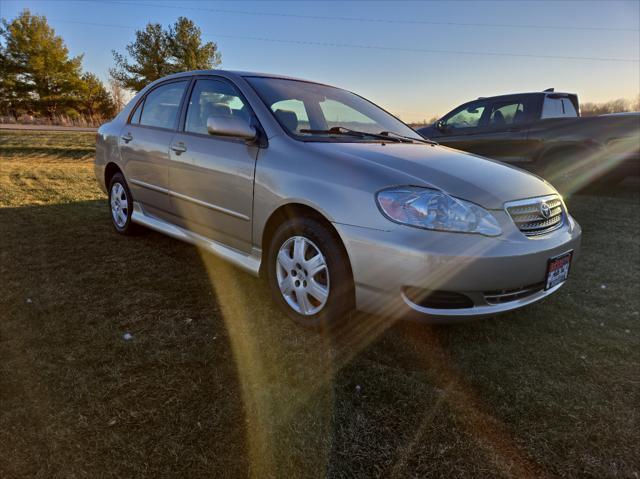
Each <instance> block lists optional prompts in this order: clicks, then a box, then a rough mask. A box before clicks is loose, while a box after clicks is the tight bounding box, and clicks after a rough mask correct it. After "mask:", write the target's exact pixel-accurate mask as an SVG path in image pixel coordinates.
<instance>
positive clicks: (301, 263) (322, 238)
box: [267, 218, 353, 328]
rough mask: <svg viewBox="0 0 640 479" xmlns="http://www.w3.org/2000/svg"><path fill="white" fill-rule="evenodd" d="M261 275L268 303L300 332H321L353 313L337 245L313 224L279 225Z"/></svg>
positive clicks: (347, 278) (345, 261) (349, 284)
mask: <svg viewBox="0 0 640 479" xmlns="http://www.w3.org/2000/svg"><path fill="white" fill-rule="evenodd" d="M267 261H268V265H267V275H268V280H269V286H270V289H271V294H272V296H273V299H274V301H275V302H276V303H277V304H278V305H279V306H280V308H281V309H282V310H283V311H284V312H285V313H286V314H287V316H289V317H290V318H291V319H293V320H294V321H296V322H297V323H298V324H301V325H302V326H305V327H310V328H327V327H329V326H331V324H332V323H334V322H336V321H338V320H339V319H341V318H343V317H344V316H346V315H348V313H349V312H350V311H351V310H352V309H353V278H352V275H351V268H350V266H349V259H348V257H347V255H346V253H345V251H344V249H343V247H342V245H341V244H340V242H339V240H338V239H337V238H336V237H335V236H334V235H333V234H332V233H331V232H330V231H329V230H328V229H327V228H326V227H325V226H323V225H322V224H321V223H320V222H318V221H316V220H315V219H313V218H294V219H291V220H288V221H286V222H284V223H283V224H282V225H280V227H279V228H278V230H277V231H276V233H275V234H274V236H273V239H272V241H271V244H270V247H269V251H268V255H267Z"/></svg>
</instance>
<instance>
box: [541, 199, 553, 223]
mask: <svg viewBox="0 0 640 479" xmlns="http://www.w3.org/2000/svg"><path fill="white" fill-rule="evenodd" d="M540 214H541V215H542V217H543V218H544V219H549V217H550V216H551V208H550V207H549V205H548V204H547V203H545V202H542V203H540Z"/></svg>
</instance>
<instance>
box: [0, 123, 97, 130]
mask: <svg viewBox="0 0 640 479" xmlns="http://www.w3.org/2000/svg"><path fill="white" fill-rule="evenodd" d="M0 130H36V131H96V130H97V128H89V127H83V126H57V125H18V124H12V123H0Z"/></svg>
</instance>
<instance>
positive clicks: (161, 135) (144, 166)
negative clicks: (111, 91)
mask: <svg viewBox="0 0 640 479" xmlns="http://www.w3.org/2000/svg"><path fill="white" fill-rule="evenodd" d="M188 84H189V79H185V80H178V81H171V82H167V83H162V84H160V85H159V86H157V87H155V88H154V89H153V90H151V91H149V93H147V94H146V95H145V96H144V98H143V99H142V100H141V101H140V102H139V103H138V105H137V106H136V108H135V109H134V111H133V113H132V115H131V116H130V118H129V121H128V122H127V124H126V125H125V127H124V128H123V130H122V133H121V135H120V139H119V140H118V141H119V144H120V155H121V158H122V165H123V168H124V174H125V177H126V179H127V182H128V184H129V188H130V189H131V193H132V195H133V198H134V200H135V201H137V202H139V203H141V204H142V206H143V207H144V208H145V210H146V211H147V212H148V213H151V214H154V215H156V216H160V217H166V214H167V213H168V212H169V210H170V202H169V195H168V188H169V145H170V144H171V139H172V138H173V135H174V134H175V129H176V127H177V124H178V117H179V113H180V105H181V102H182V97H183V96H184V94H185V92H186V90H187V86H188Z"/></svg>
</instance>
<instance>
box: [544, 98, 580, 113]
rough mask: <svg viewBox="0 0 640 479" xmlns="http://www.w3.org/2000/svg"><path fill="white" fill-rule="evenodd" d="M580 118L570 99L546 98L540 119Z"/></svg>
mask: <svg viewBox="0 0 640 479" xmlns="http://www.w3.org/2000/svg"><path fill="white" fill-rule="evenodd" d="M577 116H578V113H577V112H576V108H575V106H573V102H572V101H571V100H570V99H569V98H550V97H548V96H547V97H545V99H544V103H543V105H542V115H541V116H540V118H565V117H567V118H575V117H577Z"/></svg>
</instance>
